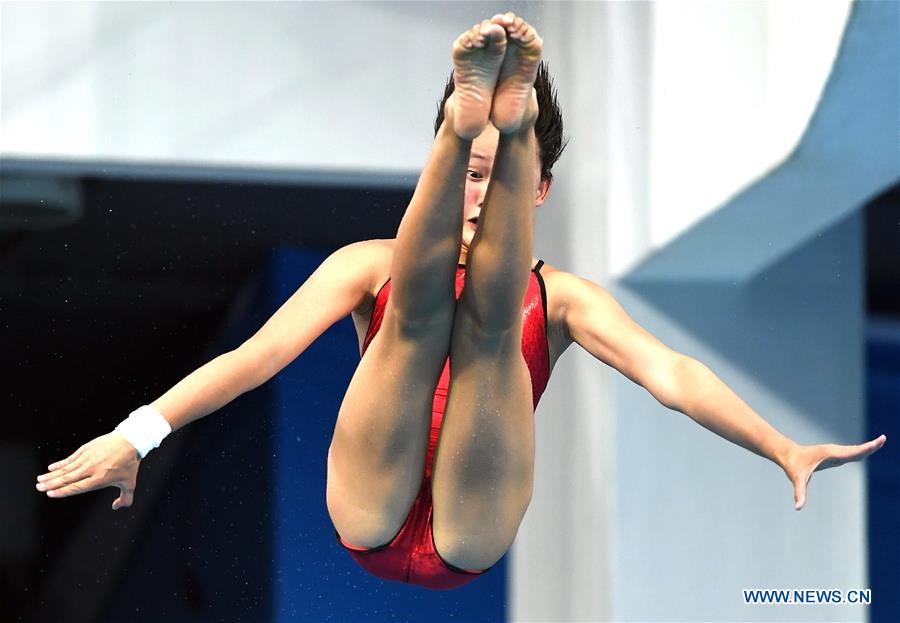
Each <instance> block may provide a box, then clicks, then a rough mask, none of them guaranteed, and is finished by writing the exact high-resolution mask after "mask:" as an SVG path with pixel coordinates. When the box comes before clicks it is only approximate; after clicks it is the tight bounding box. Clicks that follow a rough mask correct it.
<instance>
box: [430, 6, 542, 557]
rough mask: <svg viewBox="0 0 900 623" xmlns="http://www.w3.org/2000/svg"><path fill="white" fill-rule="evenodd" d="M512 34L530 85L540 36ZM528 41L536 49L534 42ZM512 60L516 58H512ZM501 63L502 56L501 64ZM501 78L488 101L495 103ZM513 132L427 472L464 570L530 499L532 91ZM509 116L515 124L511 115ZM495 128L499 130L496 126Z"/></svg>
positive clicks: (445, 545) (457, 332)
mask: <svg viewBox="0 0 900 623" xmlns="http://www.w3.org/2000/svg"><path fill="white" fill-rule="evenodd" d="M522 28H523V29H524V31H525V33H524V35H522V36H521V38H519V39H516V38H515V37H514V36H513V35H512V34H511V33H510V36H509V40H510V43H509V49H508V51H507V60H509V58H510V55H511V54H512V53H513V52H514V51H516V50H517V48H514V47H513V46H514V45H515V46H518V48H522V49H523V51H521V56H520V58H519V60H518V61H517V62H518V63H520V64H522V65H527V67H526V69H527V70H528V71H524V70H522V68H521V67H520V68H518V71H516V72H514V73H513V74H512V75H514V76H516V77H517V79H519V80H525V81H530V82H529V83H528V84H529V88H530V85H531V84H533V82H534V76H535V72H536V71H537V62H538V61H539V58H540V39H539V38H537V36H536V34H533V29H531V27H529V26H527V24H525V25H524V26H523V27H522ZM535 47H536V48H537V49H535ZM514 60H515V59H514ZM504 62H506V61H504ZM502 84H503V83H502V76H501V82H500V83H498V86H497V90H496V91H495V102H494V105H495V107H496V106H497V105H498V104H499V103H501V102H500V101H499V97H500V96H499V93H500V92H501V86H502ZM529 95H530V97H529V98H528V100H527V104H526V106H525V107H524V110H525V112H523V113H522V115H523V116H524V120H521V122H520V123H516V124H515V125H516V126H517V127H516V129H515V130H514V131H511V132H509V131H507V132H504V133H501V136H500V143H499V145H498V148H497V155H496V157H495V165H494V170H493V172H492V175H491V181H490V187H489V189H488V193H487V198H486V200H485V205H484V208H483V209H482V211H481V214H480V217H479V221H478V229H477V230H476V233H475V238H474V239H473V241H472V245H471V248H470V251H469V259H468V271H467V274H466V285H465V288H464V289H463V292H462V295H461V297H460V300H459V302H458V303H457V306H456V314H455V316H454V323H453V333H452V340H451V345H450V391H449V395H448V399H447V407H446V413H445V414H444V420H443V423H442V426H441V433H440V437H439V439H438V445H437V450H436V452H435V462H434V472H433V474H432V496H433V504H434V517H433V530H434V541H435V545H436V547H437V549H438V552H439V554H440V555H441V557H442V558H444V559H445V560H446V561H447V562H449V563H450V564H453V565H455V566H457V567H461V568H464V569H484V568H487V567H489V566H491V565H492V564H494V562H496V561H497V559H499V558H500V557H501V556H502V555H503V553H504V552H506V550H507V549H508V548H509V546H510V545H511V544H512V541H513V539H514V538H515V535H516V532H517V530H518V527H519V523H520V522H521V520H522V517H523V516H524V514H525V510H526V508H527V507H528V503H529V501H530V500H531V493H532V484H533V473H534V410H533V405H532V392H531V378H530V374H529V371H528V367H527V365H526V363H525V360H524V358H523V356H522V345H521V344H522V311H521V310H522V299H523V297H524V295H525V289H526V287H527V285H528V279H529V274H530V270H531V257H532V245H531V243H532V218H533V214H532V213H533V210H534V192H535V187H536V179H535V175H536V171H535V153H536V151H535V150H536V139H535V135H534V121H535V119H536V117H537V101H536V98H534V94H533V90H529ZM513 121H516V120H515V119H513ZM498 129H500V128H499V127H498Z"/></svg>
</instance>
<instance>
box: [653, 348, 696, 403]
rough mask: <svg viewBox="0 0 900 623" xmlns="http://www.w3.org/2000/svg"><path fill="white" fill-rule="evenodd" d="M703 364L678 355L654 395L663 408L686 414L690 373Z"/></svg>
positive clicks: (691, 358) (688, 400)
mask: <svg viewBox="0 0 900 623" xmlns="http://www.w3.org/2000/svg"><path fill="white" fill-rule="evenodd" d="M702 365H703V364H702V363H700V362H699V361H697V360H696V359H694V358H693V357H689V356H687V355H681V354H679V355H678V356H677V357H675V359H674V360H673V361H672V363H671V365H670V366H669V367H668V370H667V372H666V373H665V374H663V379H662V381H661V383H660V386H659V390H658V392H657V393H655V394H654V395H655V396H656V399H657V400H658V401H659V403H660V404H662V405H663V406H664V407H666V408H668V409H672V410H673V411H680V412H681V413H687V410H688V409H689V408H690V405H689V404H688V403H689V402H690V388H691V386H692V384H691V383H690V382H689V381H688V379H689V377H690V375H691V374H692V371H693V370H695V369H696V367H697V366H702Z"/></svg>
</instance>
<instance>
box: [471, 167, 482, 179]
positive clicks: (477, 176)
mask: <svg viewBox="0 0 900 623" xmlns="http://www.w3.org/2000/svg"><path fill="white" fill-rule="evenodd" d="M469 175H470V176H471V177H472V179H476V180H480V179H482V176H481V173H479V172H478V171H474V170H472V169H469Z"/></svg>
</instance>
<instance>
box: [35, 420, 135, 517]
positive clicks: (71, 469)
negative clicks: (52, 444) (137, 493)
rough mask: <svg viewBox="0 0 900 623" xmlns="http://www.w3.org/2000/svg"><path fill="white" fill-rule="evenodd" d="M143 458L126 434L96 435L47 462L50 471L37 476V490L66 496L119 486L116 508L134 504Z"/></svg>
mask: <svg viewBox="0 0 900 623" xmlns="http://www.w3.org/2000/svg"><path fill="white" fill-rule="evenodd" d="M140 463H141V459H140V457H139V456H138V453H137V451H136V450H135V449H134V446H132V445H131V444H130V443H128V441H126V440H125V438H124V437H123V436H122V435H121V434H119V433H117V432H116V431H113V432H111V433H107V434H106V435H101V436H100V437H97V438H96V439H93V440H91V441H89V442H87V443H86V444H84V445H83V446H81V447H80V448H78V450H76V451H75V452H74V453H73V454H72V455H71V456H69V457H68V458H65V459H63V460H61V461H57V462H56V463H53V464H52V465H50V466H48V467H47V469H49V470H50V471H49V472H47V473H46V474H41V475H40V476H38V477H37V479H38V484H37V490H38V491H46V492H47V495H48V496H49V497H52V498H64V497H68V496H70V495H77V494H79V493H87V492H88V491H94V490H96V489H102V488H103V487H111V486H115V487H118V488H119V497H118V498H116V499H115V501H114V502H113V504H112V508H113V510H118V509H120V508H122V507H125V506H131V504H132V503H133V502H134V488H135V486H136V485H137V472H138V467H139V466H140Z"/></svg>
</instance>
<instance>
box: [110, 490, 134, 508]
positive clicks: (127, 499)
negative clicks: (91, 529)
mask: <svg viewBox="0 0 900 623" xmlns="http://www.w3.org/2000/svg"><path fill="white" fill-rule="evenodd" d="M119 490H120V491H121V493H120V494H119V497H117V498H116V500H115V501H114V502H113V504H112V508H113V510H114V511H117V510H119V509H120V508H125V507H128V506H131V505H132V504H134V489H129V488H128V487H121V486H120V487H119Z"/></svg>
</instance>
